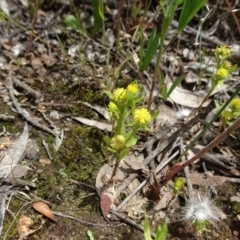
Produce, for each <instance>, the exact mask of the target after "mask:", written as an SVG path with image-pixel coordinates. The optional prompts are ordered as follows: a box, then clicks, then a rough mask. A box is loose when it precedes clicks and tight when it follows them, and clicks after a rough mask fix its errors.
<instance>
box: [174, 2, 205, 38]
mask: <svg viewBox="0 0 240 240" xmlns="http://www.w3.org/2000/svg"><path fill="white" fill-rule="evenodd" d="M206 1H207V0H184V3H183V8H182V12H181V15H180V18H179V22H178V32H179V33H180V34H181V33H182V31H183V29H184V28H185V27H186V26H187V24H188V23H189V22H190V21H191V20H192V18H193V17H194V16H195V14H196V13H197V12H198V11H199V10H200V9H201V8H202V6H203V5H204V4H205V3H206Z"/></svg>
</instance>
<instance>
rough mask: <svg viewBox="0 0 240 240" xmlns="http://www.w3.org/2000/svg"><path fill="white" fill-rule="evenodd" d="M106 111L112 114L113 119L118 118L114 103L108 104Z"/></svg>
mask: <svg viewBox="0 0 240 240" xmlns="http://www.w3.org/2000/svg"><path fill="white" fill-rule="evenodd" d="M108 111H109V112H110V113H111V114H112V117H113V118H115V119H118V117H119V114H118V107H117V105H116V104H115V103H114V102H110V103H109V104H108Z"/></svg>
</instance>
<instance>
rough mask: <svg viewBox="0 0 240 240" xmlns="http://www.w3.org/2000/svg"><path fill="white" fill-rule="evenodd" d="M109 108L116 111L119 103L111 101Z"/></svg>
mask: <svg viewBox="0 0 240 240" xmlns="http://www.w3.org/2000/svg"><path fill="white" fill-rule="evenodd" d="M108 108H109V110H111V111H116V110H117V105H116V104H115V103H114V102H110V103H109V104H108Z"/></svg>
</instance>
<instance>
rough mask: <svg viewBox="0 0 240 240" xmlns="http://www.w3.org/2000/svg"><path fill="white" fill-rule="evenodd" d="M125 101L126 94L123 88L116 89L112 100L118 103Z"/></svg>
mask: <svg viewBox="0 0 240 240" xmlns="http://www.w3.org/2000/svg"><path fill="white" fill-rule="evenodd" d="M126 99H127V94H126V90H125V89H124V88H117V89H116V90H115V91H114V92H113V100H114V101H116V102H118V101H120V102H121V101H124V100H126Z"/></svg>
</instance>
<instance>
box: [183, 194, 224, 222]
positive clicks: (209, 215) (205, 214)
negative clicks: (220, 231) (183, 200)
mask: <svg viewBox="0 0 240 240" xmlns="http://www.w3.org/2000/svg"><path fill="white" fill-rule="evenodd" d="M209 197H210V196H209V194H208V193H207V194H205V195H203V196H202V195H200V194H198V197H195V198H194V199H193V200H192V201H187V205H186V206H185V207H184V208H183V218H182V219H183V220H190V221H192V222H194V221H207V222H210V223H212V224H213V223H214V222H216V221H219V220H220V218H219V216H218V215H217V213H216V211H215V209H214V205H213V203H212V202H211V200H210V199H209Z"/></svg>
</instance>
